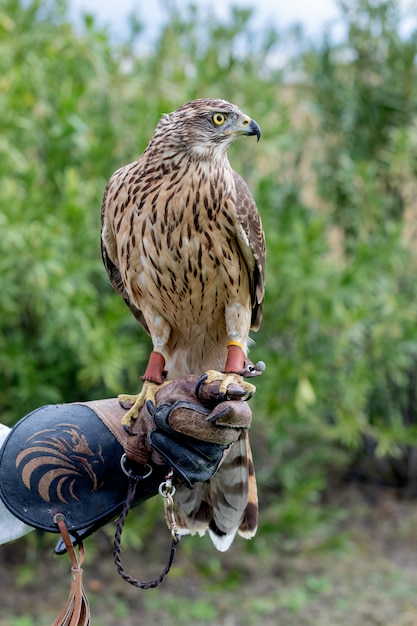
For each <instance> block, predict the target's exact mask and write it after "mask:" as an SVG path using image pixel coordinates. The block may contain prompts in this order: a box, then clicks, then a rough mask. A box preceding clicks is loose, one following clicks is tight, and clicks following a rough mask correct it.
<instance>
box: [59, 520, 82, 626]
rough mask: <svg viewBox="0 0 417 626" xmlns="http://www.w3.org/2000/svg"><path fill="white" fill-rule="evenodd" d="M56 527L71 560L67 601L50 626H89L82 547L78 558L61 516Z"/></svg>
mask: <svg viewBox="0 0 417 626" xmlns="http://www.w3.org/2000/svg"><path fill="white" fill-rule="evenodd" d="M54 521H55V523H56V524H57V525H58V528H59V531H60V533H61V536H62V539H63V540H64V543H65V547H66V548H67V552H68V554H69V556H70V558H71V562H72V567H71V589H70V593H69V596H68V601H67V604H66V605H65V607H64V608H63V609H62V611H61V613H60V614H59V615H58V617H57V618H56V620H55V621H54V623H53V624H52V626H90V624H91V619H90V606H89V603H88V599H87V596H86V594H85V591H84V587H83V570H82V568H81V565H82V563H83V561H84V546H83V544H82V543H81V544H80V546H79V549H78V556H77V554H76V553H75V550H74V547H73V545H72V542H71V539H70V536H69V533H68V530H67V527H66V524H65V518H64V516H63V515H61V514H58V515H56V516H55V519H54Z"/></svg>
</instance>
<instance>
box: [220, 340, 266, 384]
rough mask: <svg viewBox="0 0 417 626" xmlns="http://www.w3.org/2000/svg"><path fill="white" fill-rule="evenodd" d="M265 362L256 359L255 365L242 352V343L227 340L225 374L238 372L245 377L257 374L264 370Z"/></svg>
mask: <svg viewBox="0 0 417 626" xmlns="http://www.w3.org/2000/svg"><path fill="white" fill-rule="evenodd" d="M265 367H266V366H265V363H264V362H263V361H258V362H257V364H256V365H254V364H253V363H252V361H251V360H250V359H248V357H247V356H246V354H245V353H244V352H243V348H242V344H240V343H239V342H237V341H229V343H228V344H227V359H226V365H225V368H224V372H225V374H239V375H240V376H245V377H246V378H249V377H252V376H259V375H260V374H262V372H263V371H264V370H265Z"/></svg>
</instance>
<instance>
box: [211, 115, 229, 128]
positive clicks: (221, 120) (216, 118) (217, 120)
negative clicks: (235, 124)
mask: <svg viewBox="0 0 417 626" xmlns="http://www.w3.org/2000/svg"><path fill="white" fill-rule="evenodd" d="M225 121H226V116H225V115H224V114H223V113H215V114H214V115H213V122H214V123H215V124H216V126H221V125H222V124H224V123H225Z"/></svg>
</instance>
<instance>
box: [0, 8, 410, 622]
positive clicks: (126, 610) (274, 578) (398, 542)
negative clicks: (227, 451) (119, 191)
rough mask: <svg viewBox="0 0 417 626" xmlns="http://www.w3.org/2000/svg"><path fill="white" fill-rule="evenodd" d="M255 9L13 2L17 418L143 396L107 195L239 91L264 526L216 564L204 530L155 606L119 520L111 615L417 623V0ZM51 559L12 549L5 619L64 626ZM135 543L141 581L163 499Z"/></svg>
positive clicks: (10, 372) (237, 150) (8, 420)
mask: <svg viewBox="0 0 417 626" xmlns="http://www.w3.org/2000/svg"><path fill="white" fill-rule="evenodd" d="M253 4H254V5H255V4H256V5H257V7H258V8H257V9H256V10H255V9H252V8H251V7H250V4H249V3H247V2H245V3H242V5H241V6H239V2H238V0H236V3H235V5H233V6H232V5H230V6H229V5H227V4H226V5H224V4H222V5H221V11H217V10H215V7H217V5H218V3H208V2H198V3H195V4H192V3H190V4H187V3H186V2H175V1H168V0H167V1H166V2H160V3H152V4H151V5H150V6H149V7H148V6H147V5H146V4H142V3H137V5H135V7H134V12H133V9H132V13H130V14H129V11H127V15H126V16H125V17H123V19H122V13H123V11H122V9H123V6H124V5H123V3H120V7H119V3H115V4H114V7H113V8H112V11H113V14H114V19H113V17H112V14H111V11H110V10H109V7H110V6H111V5H110V4H106V7H107V9H106V13H101V14H100V13H99V14H98V15H95V14H94V13H92V12H86V11H93V10H95V9H94V5H85V6H84V5H83V3H78V4H77V3H75V2H74V4H71V5H68V4H67V2H65V0H0V189H1V193H0V276H1V283H0V284H1V289H0V377H1V378H0V381H1V382H0V415H1V418H0V419H1V422H3V423H5V424H8V425H9V426H11V425H13V424H14V423H16V421H17V420H18V419H19V418H20V417H22V416H23V415H25V414H26V413H28V412H30V411H31V410H32V409H34V408H36V407H38V406H41V405H43V404H49V403H56V402H69V401H74V400H87V399H94V398H100V397H110V396H115V395H117V394H118V393H119V392H121V391H131V392H134V391H135V390H136V389H138V386H139V381H138V376H139V374H140V373H141V372H142V371H143V369H144V366H145V363H146V360H147V355H148V352H149V350H150V343H149V341H148V338H147V336H146V335H145V333H144V332H142V330H141V329H140V328H139V326H138V325H137V323H136V322H135V320H134V318H133V316H131V314H130V312H129V310H128V308H127V307H126V306H125V305H124V303H123V301H122V299H121V298H120V297H118V296H117V295H116V294H115V292H114V291H113V290H112V289H111V287H110V285H109V282H108V279H107V274H106V272H105V270H104V268H103V267H102V262H101V257H100V243H99V240H100V207H101V198H102V194H103V190H104V187H105V185H106V182H107V180H108V178H109V177H110V175H111V174H112V173H113V171H114V170H115V169H117V168H118V167H120V166H121V165H123V164H126V163H129V162H131V161H132V160H134V159H135V158H136V157H137V156H138V155H139V154H140V153H141V152H142V151H143V149H144V148H145V146H146V144H147V141H148V140H149V138H150V136H151V135H152V133H153V129H154V127H155V125H156V123H157V121H158V119H159V117H160V115H161V114H162V113H166V112H169V111H172V110H173V109H175V108H177V107H178V106H179V105H181V104H182V103H184V102H186V101H188V100H191V99H193V98H198V97H220V98H225V99H227V100H230V101H232V102H234V103H236V104H237V105H238V106H239V107H240V108H241V109H242V110H243V111H245V112H246V113H248V114H249V115H250V116H251V117H253V118H254V119H256V120H257V121H258V123H259V124H260V126H261V128H262V141H261V142H260V143H259V144H256V142H249V141H248V142H246V143H245V145H244V146H243V145H242V144H240V143H239V144H238V145H237V146H234V147H232V148H231V150H230V152H229V157H230V160H231V163H232V165H233V167H234V168H235V169H236V170H237V171H239V172H240V173H241V174H242V176H243V177H244V178H245V179H246V181H247V182H248V184H249V186H250V188H251V190H252V193H253V195H254V196H255V199H256V202H257V205H258V208H259V210H260V213H261V215H262V219H263V223H264V227H265V231H266V237H267V251H268V257H267V293H266V306H265V316H264V322H263V325H262V328H261V330H260V331H259V332H258V333H257V334H256V336H254V339H255V340H256V345H255V346H254V347H253V349H252V352H251V356H252V360H253V361H255V362H256V361H257V360H259V359H262V360H264V361H265V362H266V364H267V370H266V372H265V374H264V375H263V376H262V377H261V379H258V380H257V389H258V391H257V394H256V396H255V397H254V398H253V400H252V401H251V403H252V409H253V415H254V418H253V427H252V431H251V441H252V448H253V451H254V457H255V466H256V470H257V477H258V485H259V497H260V507H261V511H260V528H259V531H258V535H257V537H256V538H255V539H253V540H252V541H251V542H245V541H244V540H242V539H240V538H237V539H236V540H235V542H234V544H233V546H232V548H231V550H230V551H229V552H227V553H225V554H221V555H220V554H218V553H216V552H215V551H214V548H212V546H211V544H210V542H209V540H208V539H207V538H203V539H200V538H185V539H184V540H183V542H182V544H181V547H180V549H179V552H178V555H177V560H176V564H175V565H174V568H173V570H172V572H171V574H170V575H169V577H168V579H167V580H166V581H165V582H164V583H163V586H162V587H160V588H159V589H158V590H150V591H147V592H142V591H138V590H136V589H133V588H130V587H129V586H128V585H127V583H125V582H123V581H121V580H120V579H118V576H117V573H116V569H115V567H114V565H113V563H112V535H113V533H114V527H113V526H109V527H108V528H106V529H104V530H103V531H100V532H99V533H97V534H96V535H95V536H93V537H92V538H91V539H89V540H88V541H87V561H86V565H85V568H84V569H85V577H86V588H87V593H88V595H89V598H90V601H91V605H92V615H93V623H94V624H95V626H111V625H113V624H125V625H126V626H130V625H133V624H135V625H136V624H141V625H146V624H151V623H152V624H153V625H156V626H158V625H160V626H166V625H168V624H170V625H171V624H174V623H181V624H193V625H197V626H200V625H206V626H235V625H239V626H251V625H257V624H259V623H262V624H264V625H266V626H272V625H276V624H280V625H283V626H286V625H291V626H303V625H313V624H314V625H316V624H317V625H319V624H320V625H321V626H323V625H326V624H328V625H332V626H334V625H343V626H349V625H352V626H357V624H383V625H392V626H411V625H414V626H415V624H417V597H416V593H415V591H416V585H417V582H416V581H417V531H416V530H415V529H416V523H417V504H416V496H417V447H416V446H417V406H416V395H417V386H416V385H417V324H416V322H417V280H416V269H417V258H416V255H417V252H416V246H415V241H416V237H417V179H416V174H417V126H416V114H417V70H416V53H417V8H416V6H415V5H414V6H413V5H406V4H405V3H403V2H401V3H400V2H398V1H397V0H381V1H376V0H350V1H349V0H335V1H334V2H329V3H328V4H327V3H326V6H327V8H328V9H329V12H326V13H325V14H323V15H322V17H321V18H320V19H319V20H317V21H316V22H313V18H312V17H311V18H310V17H308V15H310V14H307V16H304V17H307V19H305V20H304V21H303V15H302V5H300V7H299V10H300V14H299V15H298V21H299V22H300V23H298V24H293V25H290V21H291V20H292V19H293V18H292V16H291V15H290V16H287V17H285V19H284V10H283V12H282V19H281V20H280V12H279V3H275V4H274V12H275V13H274V14H275V16H278V19H277V20H276V21H274V20H273V19H270V17H271V15H272V14H271V13H269V12H268V11H269V10H270V7H269V9H268V7H266V8H265V6H264V5H266V4H268V3H259V6H258V3H256V2H254V3H253ZM312 5H313V3H311V6H312ZM103 6H104V5H103ZM317 6H318V7H319V6H320V3H318V4H317ZM81 7H84V11H82V10H81ZM318 14H319V11H318V12H317V15H318ZM296 17H297V16H296V15H294V19H295V18H296ZM290 18H291V19H290ZM113 22H114V23H113ZM54 543H55V541H54V537H51V536H50V535H49V536H47V535H42V534H40V533H32V534H31V535H28V536H27V537H26V538H24V539H21V540H19V541H18V542H15V543H13V544H9V545H6V546H2V547H1V548H0V581H1V582H0V607H1V608H0V626H6V625H7V626H38V625H39V626H44V625H45V624H46V623H51V622H52V621H53V619H54V618H55V617H56V615H57V614H58V612H59V610H60V608H61V606H62V605H63V604H64V603H65V601H66V598H67V593H68V587H69V573H68V570H69V563H68V561H67V560H66V559H65V557H59V558H56V559H54V560H53V561H51V552H52V547H53V545H54ZM124 543H125V551H124V556H125V559H126V562H127V566H128V567H129V568H130V569H131V570H133V571H132V573H133V574H134V575H136V576H137V577H139V578H142V579H148V578H152V577H154V576H155V575H156V574H157V573H158V572H159V571H160V569H161V567H162V566H163V564H164V563H165V561H166V558H167V556H168V548H169V536H168V533H167V530H166V527H165V526H164V522H163V509H162V504H161V502H160V501H159V499H158V498H154V501H152V502H148V503H147V505H146V506H143V507H140V510H139V509H138V510H136V511H135V512H132V514H131V516H129V519H128V524H127V528H126V531H125V536H124Z"/></svg>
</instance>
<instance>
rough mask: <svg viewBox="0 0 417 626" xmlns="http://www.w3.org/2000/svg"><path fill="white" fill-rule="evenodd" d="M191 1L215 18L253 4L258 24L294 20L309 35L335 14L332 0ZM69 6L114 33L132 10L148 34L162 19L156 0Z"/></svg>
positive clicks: (86, 1) (83, 0)
mask: <svg viewBox="0 0 417 626" xmlns="http://www.w3.org/2000/svg"><path fill="white" fill-rule="evenodd" d="M192 3H193V4H195V5H198V6H201V7H204V8H210V9H211V10H213V11H214V12H215V14H216V15H217V16H218V17H225V16H227V15H228V12H229V9H230V6H232V5H237V6H242V7H243V6H244V7H255V6H256V9H255V11H256V14H255V17H256V22H257V23H259V24H260V25H261V24H262V25H264V24H266V23H269V24H273V25H274V26H276V27H277V28H279V29H280V30H282V29H285V28H287V27H289V26H291V25H293V24H294V23H296V22H297V23H301V24H302V25H303V28H304V30H305V32H306V34H308V35H313V36H314V34H318V33H320V32H321V31H322V29H323V26H324V25H325V24H327V23H328V22H330V21H333V20H334V19H335V18H337V16H338V15H339V12H338V9H337V5H336V2H335V0H295V1H291V0H192ZM183 4H188V2H184V3H183ZM69 5H70V7H71V12H72V13H73V15H74V16H76V15H78V14H80V13H81V12H82V11H85V12H91V13H93V14H94V15H95V16H96V18H97V20H98V22H99V23H100V24H109V25H110V28H111V31H112V32H113V34H114V35H116V36H117V35H120V34H122V33H123V30H124V27H125V24H126V16H127V15H129V14H130V13H132V12H133V11H135V12H137V14H138V17H139V19H140V21H141V22H143V23H144V24H145V26H146V29H147V31H148V32H149V34H150V36H152V34H153V33H155V32H157V31H158V27H159V25H160V24H161V22H162V20H163V8H162V4H161V2H159V0H147V1H146V2H144V1H143V0H117V1H111V0H110V1H109V0H107V1H106V0H69Z"/></svg>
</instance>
